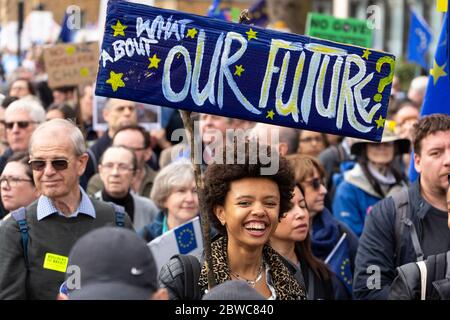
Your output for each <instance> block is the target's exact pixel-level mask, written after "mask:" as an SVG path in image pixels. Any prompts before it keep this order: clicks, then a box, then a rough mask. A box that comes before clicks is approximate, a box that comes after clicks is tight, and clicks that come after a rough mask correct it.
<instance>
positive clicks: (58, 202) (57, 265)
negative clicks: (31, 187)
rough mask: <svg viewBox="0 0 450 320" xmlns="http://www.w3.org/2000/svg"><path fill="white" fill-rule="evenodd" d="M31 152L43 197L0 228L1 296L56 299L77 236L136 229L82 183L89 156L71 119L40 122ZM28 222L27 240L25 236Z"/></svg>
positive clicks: (36, 177) (128, 219)
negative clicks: (114, 228)
mask: <svg viewBox="0 0 450 320" xmlns="http://www.w3.org/2000/svg"><path fill="white" fill-rule="evenodd" d="M29 153H30V161H29V164H30V166H31V169H32V170H33V179H34V181H35V184H36V188H37V189H38V191H39V192H40V193H41V196H40V197H39V199H38V200H37V201H35V202H33V203H32V204H31V205H29V206H28V207H27V208H23V209H19V210H18V211H16V212H15V213H12V214H11V216H12V217H10V218H9V219H7V220H5V221H4V222H3V224H2V225H1V227H0V228H1V230H0V270H1V272H0V299H55V298H56V296H57V294H58V289H59V286H60V284H61V283H62V282H63V281H64V275H65V272H66V268H67V262H68V255H69V252H70V249H71V248H72V246H73V244H74V243H75V241H76V240H77V239H78V238H80V237H81V236H83V235H84V234H85V233H87V232H88V231H90V230H93V229H96V228H99V227H102V226H105V225H114V224H116V225H122V226H125V227H127V228H130V229H131V228H132V224H131V221H130V218H129V217H128V215H126V214H123V213H122V214H121V215H118V214H117V213H116V211H118V209H117V208H115V207H113V206H112V205H110V204H106V203H104V202H100V201H97V200H94V199H90V198H89V197H88V196H87V194H86V193H85V192H84V191H83V189H82V188H81V187H80V185H79V178H80V176H81V175H82V174H83V172H84V170H85V168H86V163H87V160H88V155H87V153H86V148H85V141H84V138H83V134H82V133H81V131H80V130H79V129H78V128H77V127H76V126H75V125H74V124H73V123H71V122H70V121H67V120H63V119H54V120H50V121H48V122H45V123H43V124H42V125H40V126H39V127H38V128H37V129H36V130H35V131H34V133H33V135H32V136H31V139H30V147H29ZM19 213H20V214H22V217H19ZM119 220H120V221H119ZM119 222H120V223H119ZM24 224H25V226H26V227H25V230H26V231H27V232H26V234H27V235H28V239H26V238H23V237H22V235H21V233H22V234H23V233H24V227H23V226H24Z"/></svg>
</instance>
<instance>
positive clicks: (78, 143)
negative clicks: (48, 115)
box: [28, 119, 86, 156]
mask: <svg viewBox="0 0 450 320" xmlns="http://www.w3.org/2000/svg"><path fill="white" fill-rule="evenodd" d="M48 129H59V130H60V131H63V132H64V131H67V132H68V137H69V139H70V141H71V142H72V145H73V150H74V152H75V155H76V156H81V155H83V154H84V153H86V144H85V141H84V137H83V134H82V133H81V130H80V129H79V128H78V127H77V126H76V125H75V124H74V123H73V122H72V121H70V120H66V119H53V120H50V121H46V122H44V123H42V124H41V125H40V126H39V127H37V128H36V130H34V132H33V134H32V135H31V139H30V144H29V147H28V152H29V153H30V155H31V154H32V152H31V151H32V147H33V143H34V140H35V139H36V136H37V135H38V134H39V132H40V131H43V130H48ZM59 130H58V131H59Z"/></svg>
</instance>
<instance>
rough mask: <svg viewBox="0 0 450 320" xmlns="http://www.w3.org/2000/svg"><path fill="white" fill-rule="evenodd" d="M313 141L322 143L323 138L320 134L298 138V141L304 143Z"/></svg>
mask: <svg viewBox="0 0 450 320" xmlns="http://www.w3.org/2000/svg"><path fill="white" fill-rule="evenodd" d="M313 141H315V142H317V143H323V138H322V137H321V136H319V137H308V138H303V139H300V142H304V143H312V142H313Z"/></svg>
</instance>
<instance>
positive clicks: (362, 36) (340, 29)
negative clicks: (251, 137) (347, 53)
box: [305, 12, 373, 47]
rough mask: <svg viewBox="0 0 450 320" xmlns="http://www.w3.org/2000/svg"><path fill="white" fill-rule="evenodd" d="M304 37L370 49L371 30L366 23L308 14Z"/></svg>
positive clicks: (312, 13) (313, 13)
mask: <svg viewBox="0 0 450 320" xmlns="http://www.w3.org/2000/svg"><path fill="white" fill-rule="evenodd" d="M305 34H306V35H308V36H311V37H317V38H321V39H327V40H332V41H337V42H342V43H347V44H354V45H357V46H362V47H371V46H372V38H373V29H370V28H369V27H368V26H367V21H366V20H362V19H355V18H346V19H342V18H336V17H333V16H329V15H326V14H321V13H316V12H310V13H308V18H307V22H306V32H305Z"/></svg>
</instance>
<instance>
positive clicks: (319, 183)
mask: <svg viewBox="0 0 450 320" xmlns="http://www.w3.org/2000/svg"><path fill="white" fill-rule="evenodd" d="M304 183H307V184H309V185H311V187H312V188H313V189H314V190H315V191H318V190H319V189H320V186H322V185H323V186H325V180H323V179H321V178H314V179H312V180H306V181H304Z"/></svg>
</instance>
